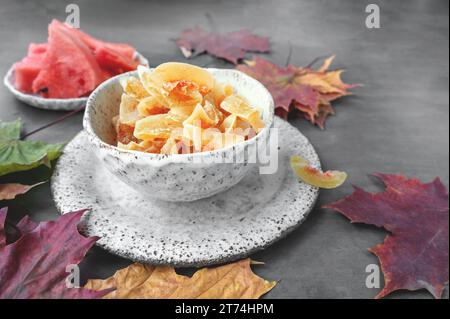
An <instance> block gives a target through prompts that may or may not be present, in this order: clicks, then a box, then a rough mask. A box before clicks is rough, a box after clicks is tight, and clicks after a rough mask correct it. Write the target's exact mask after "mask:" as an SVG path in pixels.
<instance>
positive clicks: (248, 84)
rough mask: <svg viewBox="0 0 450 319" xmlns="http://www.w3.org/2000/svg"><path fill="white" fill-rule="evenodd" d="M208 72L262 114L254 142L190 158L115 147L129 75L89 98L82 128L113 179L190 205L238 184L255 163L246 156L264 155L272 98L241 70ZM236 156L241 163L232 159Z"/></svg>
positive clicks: (132, 73)
mask: <svg viewBox="0 0 450 319" xmlns="http://www.w3.org/2000/svg"><path fill="white" fill-rule="evenodd" d="M207 70H208V71H209V72H211V73H212V74H213V76H214V78H215V79H216V81H218V82H222V83H229V84H231V85H232V86H233V87H234V88H235V90H236V91H237V93H238V94H240V95H241V96H243V97H245V98H246V99H247V100H248V101H249V103H250V105H252V106H254V107H256V108H258V109H259V110H260V112H261V114H262V117H263V120H264V122H265V125H266V127H265V128H264V129H263V130H262V131H261V132H260V133H258V134H257V135H256V136H255V137H254V138H252V139H249V140H247V141H245V142H242V143H238V144H236V145H234V146H232V147H227V148H223V149H220V150H215V151H211V152H200V153H193V154H176V155H164V154H149V153H143V152H138V151H128V150H121V149H119V148H117V147H116V146H114V145H115V135H116V133H115V131H114V128H113V126H112V124H111V123H112V122H111V120H112V118H113V117H114V116H115V115H117V114H118V112H119V104H120V98H121V95H122V92H123V91H122V87H121V86H120V83H119V81H120V79H121V78H122V77H126V76H137V72H130V73H126V74H122V75H119V76H117V77H114V78H111V79H110V80H108V81H106V82H104V83H103V84H102V85H100V86H99V87H98V88H97V89H96V90H95V91H94V92H93V93H92V94H91V96H90V97H89V100H88V103H87V109H86V112H85V116H84V121H83V126H84V128H85V130H86V132H87V136H88V140H89V142H90V144H91V145H92V147H93V153H94V154H95V155H96V156H97V157H98V158H99V159H100V161H101V162H103V164H104V166H105V167H106V168H107V169H108V170H109V171H110V172H111V173H112V174H113V175H115V176H116V177H118V178H119V179H120V180H121V181H123V182H124V183H126V184H128V185H129V186H131V187H132V188H134V189H135V190H136V191H138V192H141V193H142V194H144V195H145V196H146V197H148V198H155V199H161V200H166V201H176V202H180V201H183V202H188V201H194V200H198V199H201V198H205V197H209V196H212V195H214V194H217V193H219V192H222V191H224V190H226V189H228V188H230V187H232V186H233V185H236V184H237V183H238V182H239V181H240V180H241V179H242V178H243V177H244V176H245V175H246V174H247V173H248V172H249V171H250V170H251V169H252V167H253V166H255V165H256V163H249V162H248V156H245V154H254V153H255V152H256V149H257V150H258V152H264V151H265V147H266V144H267V140H268V138H269V133H270V127H271V125H272V123H273V116H274V103H273V99H272V96H271V95H270V93H269V92H268V91H267V89H266V88H265V87H264V86H263V85H262V84H261V83H259V82H258V81H256V80H255V79H253V78H251V77H249V76H247V75H245V74H244V73H242V72H239V71H236V70H222V69H207ZM234 157H235V158H238V159H240V160H239V161H236V160H233V158H234Z"/></svg>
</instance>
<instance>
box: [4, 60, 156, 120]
mask: <svg viewBox="0 0 450 319" xmlns="http://www.w3.org/2000/svg"><path fill="white" fill-rule="evenodd" d="M135 59H136V60H138V61H139V62H140V63H141V64H143V65H148V60H147V59H146V58H145V57H144V56H143V55H142V54H140V53H139V52H135ZM3 83H4V84H5V86H6V88H7V89H8V90H9V91H10V92H11V93H12V94H14V96H15V97H16V98H17V99H18V100H20V101H22V102H24V103H25V104H28V105H30V106H33V107H36V108H38V109H43V110H49V111H73V110H76V109H79V108H81V107H83V106H85V105H86V102H87V100H88V98H87V97H80V98H74V99H49V98H44V97H42V96H40V95H37V94H27V93H23V92H20V91H19V90H17V89H16V88H15V87H14V69H13V67H11V68H10V69H9V70H8V73H6V75H5V77H4V79H3Z"/></svg>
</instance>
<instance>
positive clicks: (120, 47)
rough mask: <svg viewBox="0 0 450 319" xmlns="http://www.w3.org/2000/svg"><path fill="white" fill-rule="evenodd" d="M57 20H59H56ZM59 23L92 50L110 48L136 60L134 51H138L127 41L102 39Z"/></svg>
mask: <svg viewBox="0 0 450 319" xmlns="http://www.w3.org/2000/svg"><path fill="white" fill-rule="evenodd" d="M56 21H57V20H56ZM57 22H58V23H59V26H60V27H62V28H65V29H66V30H67V31H69V32H71V33H72V34H73V35H75V36H77V37H78V38H79V39H81V41H83V42H84V43H85V44H86V45H87V46H88V47H89V48H90V49H91V50H92V51H94V52H95V51H97V49H99V48H100V47H102V48H105V47H106V48H108V49H109V50H111V51H116V52H117V53H119V54H120V55H122V56H124V57H125V58H126V59H131V60H134V52H135V51H136V50H135V49H134V48H133V47H132V46H130V45H128V44H125V43H112V42H106V41H101V40H99V39H96V38H94V37H93V36H91V35H89V34H87V33H84V32H83V31H81V30H80V29H76V28H73V27H72V26H70V25H68V24H66V23H61V22H59V21H57Z"/></svg>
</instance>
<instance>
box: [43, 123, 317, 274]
mask: <svg viewBox="0 0 450 319" xmlns="http://www.w3.org/2000/svg"><path fill="white" fill-rule="evenodd" d="M274 125H275V127H277V128H279V140H280V141H282V143H281V145H280V147H279V153H278V155H279V166H278V170H277V172H276V173H275V174H272V175H260V174H259V172H258V168H257V167H253V168H252V170H251V171H250V172H249V174H247V175H246V176H245V178H244V179H243V180H241V181H240V183H238V184H237V185H235V186H234V187H232V188H231V189H228V190H227V191H224V192H221V193H220V194H217V195H215V196H212V197H209V198H205V199H201V200H198V201H194V202H188V203H174V202H167V201H161V200H152V199H149V197H148V196H145V195H143V194H142V193H139V192H136V191H135V190H134V189H133V188H131V187H129V186H127V185H126V184H124V183H122V182H121V181H120V180H119V179H117V178H116V177H115V176H114V175H112V174H110V173H109V171H108V170H106V169H105V167H104V165H103V164H102V163H101V162H100V161H99V160H97V158H96V157H95V156H94V155H93V154H92V148H91V146H90V145H89V142H88V139H87V136H86V133H84V132H82V133H80V134H79V135H78V136H77V137H76V138H75V139H74V140H72V142H70V143H69V144H68V145H67V147H66V148H65V150H64V154H63V155H62V156H61V158H60V159H59V161H58V163H57V166H56V169H55V173H54V175H53V177H52V185H51V187H52V192H53V197H54V200H55V203H56V206H57V208H58V210H59V211H60V212H61V213H62V214H64V213H67V212H70V211H73V210H78V209H81V208H89V209H90V213H88V214H87V215H85V216H84V218H83V224H82V225H83V226H82V229H81V230H82V232H83V233H84V234H86V235H90V236H93V235H96V236H100V237H101V238H100V240H99V241H98V245H99V246H101V247H103V248H105V249H106V250H108V251H110V252H112V253H114V254H117V255H119V256H122V257H125V258H129V259H132V260H135V261H140V262H146V263H151V264H164V265H173V266H177V267H187V266H196V267H200V266H205V265H212V264H217V263H223V262H229V261H232V260H236V259H239V258H243V257H245V256H248V255H249V254H251V253H253V252H255V251H257V250H259V249H263V248H265V247H267V246H268V245H270V244H271V243H273V242H274V241H276V240H277V239H279V238H281V237H283V236H284V235H286V234H288V233H289V232H290V231H292V230H293V229H294V228H295V227H296V226H298V225H299V224H301V223H302V222H303V220H304V219H305V217H306V216H307V214H308V213H309V212H310V211H311V209H312V207H313V206H314V203H315V201H316V199H317V196H318V193H319V191H318V189H317V188H315V187H312V186H309V185H306V184H304V183H302V182H300V181H299V180H298V179H297V177H296V176H295V175H294V174H293V172H292V170H291V168H290V165H289V157H290V156H291V155H292V154H299V155H301V156H302V157H305V158H307V159H308V160H309V161H310V162H311V163H312V164H313V165H314V166H316V167H320V163H319V158H318V156H317V154H316V152H315V151H314V148H313V147H312V145H311V144H310V143H309V142H308V140H307V139H306V138H305V137H304V136H303V135H302V134H301V133H300V132H299V131H298V130H297V129H296V128H294V127H292V126H291V125H289V124H288V123H287V122H285V121H284V120H281V119H279V118H276V119H275V122H274ZM182 174H183V173H182Z"/></svg>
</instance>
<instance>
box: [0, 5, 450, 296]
mask: <svg viewBox="0 0 450 319" xmlns="http://www.w3.org/2000/svg"><path fill="white" fill-rule="evenodd" d="M71 2H73V3H77V4H78V5H79V6H80V9H81V28H82V29H83V30H84V31H87V32H88V33H90V34H92V35H94V36H97V37H99V38H101V39H104V40H109V41H117V42H128V43H130V44H132V45H133V46H135V47H136V48H137V49H138V50H139V51H140V52H142V53H143V54H144V55H145V56H146V57H147V58H148V59H149V61H150V63H151V64H152V65H157V64H159V63H161V62H165V61H173V60H180V61H183V60H184V59H183V57H182V55H181V53H180V52H179V50H178V48H177V47H176V45H175V44H174V43H173V41H171V39H174V38H176V37H177V35H178V34H179V33H180V31H181V30H183V29H184V28H188V27H193V26H195V25H199V26H202V27H204V28H207V29H209V30H214V31H220V32H226V31H234V30H237V29H240V28H244V27H245V28H249V29H250V30H251V31H254V32H256V33H257V34H260V35H265V36H270V40H271V45H272V53H271V54H270V55H268V56H267V57H268V58H269V59H271V60H272V61H274V62H276V63H279V64H284V63H285V61H286V58H287V56H288V52H289V46H290V45H291V46H292V59H291V62H292V63H293V64H296V65H306V64H308V63H309V62H311V61H312V60H313V59H314V58H316V57H319V56H324V55H330V54H332V53H335V54H336V55H337V58H336V62H335V64H334V67H337V68H345V69H347V70H348V71H347V73H345V74H344V79H345V80H346V81H347V82H349V83H363V84H364V86H363V87H362V88H358V89H355V90H354V92H355V94H356V95H354V96H352V97H347V98H343V99H341V100H339V101H338V102H336V103H335V104H334V105H335V108H336V112H337V115H336V116H334V117H331V118H330V119H329V121H328V123H327V128H326V130H325V131H321V130H319V129H318V128H316V127H313V126H312V125H310V124H309V123H308V122H306V121H304V120H302V119H299V118H293V119H291V123H292V124H293V125H295V126H296V127H297V128H298V129H299V130H301V131H302V132H303V133H304V134H305V135H306V136H307V137H308V138H309V139H310V140H311V142H312V143H313V145H314V146H315V147H316V149H317V151H318V153H319V155H320V157H321V160H322V163H323V165H324V167H325V168H331V169H341V170H345V171H347V172H348V173H349V181H348V183H347V184H345V185H344V186H343V187H341V188H339V189H336V190H333V191H322V193H321V195H320V199H319V202H318V205H317V207H316V209H315V210H314V211H313V212H312V214H311V215H310V216H309V218H308V219H307V221H306V222H305V223H304V224H303V225H302V226H301V227H300V228H299V229H298V230H296V231H295V232H294V233H292V234H291V235H289V236H288V237H287V238H286V239H283V240H281V241H279V242H278V243H276V244H274V245H273V246H272V247H270V248H268V249H267V250H265V251H262V252H260V253H257V254H255V255H254V256H252V257H253V258H254V259H256V260H260V261H264V262H266V265H264V266H258V267H256V272H257V273H258V274H259V275H261V276H263V277H265V278H267V279H272V280H280V282H279V284H278V286H277V287H276V288H275V289H274V290H273V291H272V292H270V293H269V294H268V295H267V297H269V298H372V297H374V296H375V295H376V293H377V292H378V291H379V290H378V289H367V288H366V287H365V277H366V273H365V267H366V266H367V265H368V264H371V263H378V261H377V258H376V257H375V256H373V255H371V254H370V253H369V252H368V251H367V248H368V247H371V246H374V245H375V244H377V243H380V242H382V241H383V238H384V236H385V235H386V233H385V232H383V231H382V230H379V229H376V228H375V227H370V226H363V225H351V224H350V223H349V222H348V221H347V220H346V219H345V218H343V217H342V216H340V215H338V214H335V213H333V212H331V211H325V210H323V209H320V206H321V205H323V204H325V203H330V202H332V201H334V200H337V199H339V198H342V197H343V196H345V195H348V194H349V193H351V183H354V184H356V185H359V186H361V187H364V188H366V189H369V190H381V187H380V184H379V183H377V182H376V181H375V180H373V179H371V178H368V177H367V174H369V173H372V172H376V171H379V172H386V173H400V172H402V173H404V174H406V175H408V176H415V177H418V178H420V179H422V180H424V181H430V180H432V179H433V178H434V177H436V176H440V177H441V179H442V180H443V182H444V184H445V185H446V186H447V187H448V181H449V104H448V101H449V93H448V92H449V91H448V85H449V62H448V58H449V20H448V1H447V0H440V1H439V0H437V1H422V0H420V1H419V0H416V1H357V0H355V1H349V0H346V1H342V0H341V1H336V0H334V1H331V0H329V1H317V0H315V1H299V0H289V1H242V0H240V1H231V0H227V1H206V0H205V1H194V0H189V1H185V0H180V1H137V0H135V1H87V0H86V1H80V0H78V1H36V0H33V1H31V0H29V1H18V0H1V2H0V43H1V51H0V61H1V63H0V73H1V74H5V73H6V71H7V69H8V68H9V67H10V65H11V64H12V63H13V62H15V61H17V60H19V59H21V58H22V57H23V56H24V55H25V53H26V48H27V45H28V43H29V42H39V41H45V40H46V37H47V24H48V23H49V22H50V20H51V19H52V18H58V19H60V20H65V17H66V14H65V6H66V5H67V4H68V3H71ZM371 2H375V3H377V4H379V5H380V8H381V29H367V28H366V27H365V23H364V21H365V17H366V13H365V7H366V5H367V4H368V3H371ZM191 62H192V63H195V64H198V65H204V64H206V63H211V65H212V66H217V67H230V65H228V64H226V63H224V62H221V61H217V60H214V59H212V58H210V57H208V56H201V57H198V58H196V59H194V60H191ZM61 114H62V113H58V112H50V111H41V110H37V109H34V108H32V107H29V106H27V105H25V104H23V103H21V102H19V101H17V100H15V99H14V97H13V96H12V95H11V94H10V93H9V92H8V91H7V90H6V88H4V87H3V88H2V89H0V118H1V120H4V121H7V120H14V119H16V118H17V117H21V118H22V120H23V121H24V123H25V131H26V132H29V131H31V130H33V129H35V128H37V127H39V126H41V125H43V124H45V123H47V122H49V121H52V120H53V119H56V118H57V117H59V116H61ZM81 117H82V116H81V114H79V115H77V116H74V117H72V118H70V119H68V120H66V121H65V122H64V123H62V124H59V125H57V126H53V127H52V128H50V129H47V130H45V131H43V132H41V133H39V134H36V135H35V136H34V137H33V138H36V139H42V140H44V141H48V142H61V141H69V140H70V139H71V138H72V137H73V136H74V135H75V134H76V133H77V132H78V131H79V130H81ZM49 176H50V173H49V172H48V170H46V169H45V168H39V169H37V170H34V171H32V172H23V173H19V174H13V175H10V176H7V177H2V178H1V182H3V181H20V182H24V183H31V182H33V181H39V180H42V179H43V178H48V177H49ZM1 205H2V206H3V205H9V206H10V207H11V210H10V216H9V218H10V220H12V221H17V220H18V219H19V218H21V217H22V216H24V215H25V214H30V215H31V216H32V218H33V219H35V220H46V219H50V218H55V217H56V216H57V212H56V209H55V207H54V205H53V202H52V198H51V196H50V190H49V186H48V184H46V185H45V186H40V187H39V188H37V189H35V190H33V191H31V192H30V193H28V194H26V195H24V196H21V197H20V198H18V199H17V200H15V201H11V202H8V203H1ZM129 262H130V261H127V260H124V259H121V258H119V257H116V256H113V255H110V254H108V253H106V252H105V251H102V250H101V249H99V248H94V249H93V250H92V251H91V253H90V254H89V256H88V258H87V259H86V260H85V261H84V262H83V264H82V266H83V267H82V274H83V277H84V278H94V277H95V278H97V277H100V278H103V277H107V276H109V275H111V274H113V272H114V271H115V270H117V269H119V268H120V267H124V266H126V265H127V264H128V263H129ZM445 296H446V297H447V298H448V292H446V293H445ZM392 297H402V298H410V297H414V298H429V297H430V295H429V294H428V293H427V292H425V291H420V292H413V293H410V292H400V293H395V294H393V295H392Z"/></svg>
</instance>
